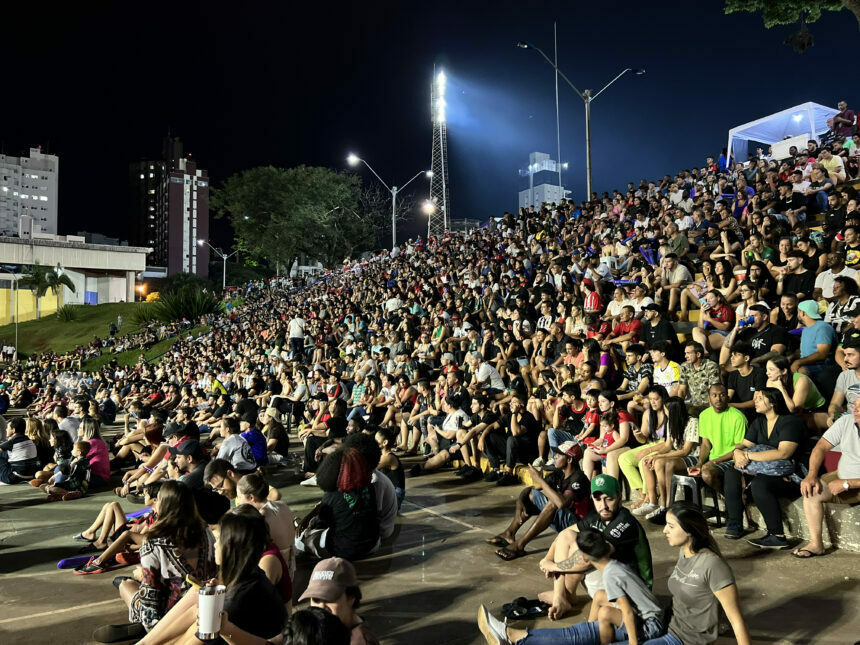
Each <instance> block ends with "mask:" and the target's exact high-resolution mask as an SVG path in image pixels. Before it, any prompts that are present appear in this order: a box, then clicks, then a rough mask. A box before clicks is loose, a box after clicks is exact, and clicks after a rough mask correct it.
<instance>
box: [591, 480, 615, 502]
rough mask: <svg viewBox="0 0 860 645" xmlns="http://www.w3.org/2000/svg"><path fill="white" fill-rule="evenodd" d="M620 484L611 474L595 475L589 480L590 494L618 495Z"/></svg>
mask: <svg viewBox="0 0 860 645" xmlns="http://www.w3.org/2000/svg"><path fill="white" fill-rule="evenodd" d="M620 492H621V484H620V483H619V482H618V480H617V479H615V477H613V476H612V475H602V474H601V475H597V476H596V477H595V478H594V479H592V480H591V494H592V495H594V493H603V494H604V495H606V496H607V497H618V494H619V493H620Z"/></svg>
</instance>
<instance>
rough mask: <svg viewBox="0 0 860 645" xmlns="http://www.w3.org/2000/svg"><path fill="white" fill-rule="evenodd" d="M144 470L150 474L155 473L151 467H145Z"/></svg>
mask: <svg viewBox="0 0 860 645" xmlns="http://www.w3.org/2000/svg"><path fill="white" fill-rule="evenodd" d="M143 469H144V470H145V471H146V472H148V473H152V472H154V471H153V470H152V468H149V467H147V466H144V467H143Z"/></svg>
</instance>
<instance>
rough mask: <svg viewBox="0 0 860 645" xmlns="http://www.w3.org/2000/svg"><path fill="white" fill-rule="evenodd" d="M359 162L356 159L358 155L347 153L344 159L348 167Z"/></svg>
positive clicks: (358, 159)
mask: <svg viewBox="0 0 860 645" xmlns="http://www.w3.org/2000/svg"><path fill="white" fill-rule="evenodd" d="M359 161H361V159H360V158H359V157H358V155H354V154H352V153H349V154H348V155H347V157H346V163H348V164H349V165H350V166H355V165H357V164H358V162H359Z"/></svg>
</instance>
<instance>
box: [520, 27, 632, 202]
mask: <svg viewBox="0 0 860 645" xmlns="http://www.w3.org/2000/svg"><path fill="white" fill-rule="evenodd" d="M517 47H519V48H520V49H533V50H534V51H536V52H537V53H539V54H540V55H541V56H543V58H544V60H545V61H546V62H547V63H549V64H550V65H551V66H552V68H553V69H554V70H555V71H556V72H557V73H558V75H559V76H561V77H562V78H563V79H564V81H565V83H567V84H568V85H570V87H571V88H572V89H573V91H574V92H576V94H577V95H578V96H579V98H581V99H582V102H583V103H585V181H586V190H587V192H588V195H587V196H586V200H588V199H591V102H592V101H593V100H594V99H596V98H597V97H598V96H600V95H601V94H603V92H604V91H605V90H606V89H607V88H608V87H609V86H610V85H612V84H613V83H614V82H615V81H617V80H618V79H619V78H621V77H622V76H624V75H625V74H626V73H627V72H633V73H634V74H635V75H636V76H642V75H643V74H644V73H645V70H644V69H637V68H634V67H628V68H626V69H623V70H621V73H619V74H618V75H617V76H616V77H615V78H613V79H612V80H611V81H609V82H608V83H607V84H606V85H604V86H603V88H602V89H601V90H599V91H598V92H596V93H595V92H594V90H583V91H582V92H580V91H579V90H578V89H577V87H576V85H574V84H573V83H572V82H571V80H570V79H569V78H568V77H567V76H565V75H564V72H562V71H561V70H560V69H559V68H558V65H556V64H555V63H554V62H553V61H552V59H551V58H550V57H549V56H547V55H546V54H545V53H544V52H543V50H542V49H541V48H540V47H535V46H534V45H532V44H531V43H527V42H524V41H520V42H518V43H517ZM559 163H561V159H559Z"/></svg>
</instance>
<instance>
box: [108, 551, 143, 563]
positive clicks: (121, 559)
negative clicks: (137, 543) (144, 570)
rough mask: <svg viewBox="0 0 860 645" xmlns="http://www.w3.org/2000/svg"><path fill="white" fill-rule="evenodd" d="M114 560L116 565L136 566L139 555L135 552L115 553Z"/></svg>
mask: <svg viewBox="0 0 860 645" xmlns="http://www.w3.org/2000/svg"><path fill="white" fill-rule="evenodd" d="M114 560H116V563H117V564H121V565H123V566H127V565H129V564H137V563H138V562H140V553H138V552H137V551H134V552H123V553H117V554H116V557H115V558H114Z"/></svg>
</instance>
